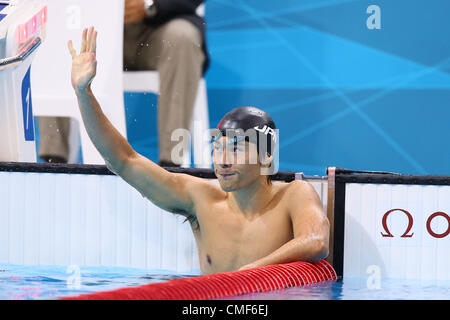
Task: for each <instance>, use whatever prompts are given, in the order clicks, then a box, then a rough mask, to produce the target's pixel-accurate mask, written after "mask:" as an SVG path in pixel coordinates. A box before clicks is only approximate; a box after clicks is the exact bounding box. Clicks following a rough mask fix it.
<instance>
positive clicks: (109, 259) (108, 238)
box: [100, 176, 120, 266]
mask: <svg viewBox="0 0 450 320" xmlns="http://www.w3.org/2000/svg"><path fill="white" fill-rule="evenodd" d="M117 181H118V179H117V178H116V177H114V176H105V177H102V182H101V183H102V187H101V200H100V206H101V208H102V210H101V211H100V212H101V237H100V243H101V250H100V252H101V256H100V261H101V265H103V266H112V265H114V264H115V262H116V255H117V250H115V246H113V245H111V244H115V241H116V230H117V228H116V222H117V202H118V201H119V199H120V198H118V195H117V183H116V182H117Z"/></svg>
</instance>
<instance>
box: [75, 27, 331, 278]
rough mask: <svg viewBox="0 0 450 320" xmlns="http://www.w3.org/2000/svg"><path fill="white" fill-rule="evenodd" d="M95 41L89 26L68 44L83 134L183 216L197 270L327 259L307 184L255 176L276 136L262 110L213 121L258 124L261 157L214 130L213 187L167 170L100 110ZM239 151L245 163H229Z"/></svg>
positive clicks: (229, 126) (322, 223)
mask: <svg viewBox="0 0 450 320" xmlns="http://www.w3.org/2000/svg"><path fill="white" fill-rule="evenodd" d="M96 39H97V31H95V30H94V28H93V27H91V28H89V29H85V30H83V34H82V44H81V51H80V53H79V54H78V53H77V52H76V50H75V49H74V47H73V44H72V42H71V41H69V43H68V46H69V50H70V53H71V55H72V59H73V60H72V75H71V80H72V86H73V88H74V90H75V93H76V96H77V99H78V104H79V108H80V111H81V114H82V118H83V122H84V124H85V127H86V130H87V132H88V134H89V137H90V139H91V140H92V142H93V144H94V145H95V147H96V148H97V150H98V151H99V152H100V154H101V155H102V157H103V158H104V160H105V162H106V164H107V166H108V168H110V169H111V170H112V171H113V172H115V173H116V174H117V175H119V176H120V177H122V178H123V179H124V180H125V181H126V182H127V183H129V184H130V185H131V186H133V187H134V188H135V189H137V190H138V191H139V192H140V193H141V194H142V195H144V196H145V197H146V198H148V199H149V200H150V201H151V202H153V203H154V204H155V205H157V206H158V207H160V208H162V209H164V210H166V211H168V212H172V213H175V214H180V215H183V216H185V217H186V218H187V220H188V221H189V222H190V224H191V228H192V231H193V234H194V237H195V240H196V243H197V247H198V253H199V260H200V268H201V271H202V273H204V274H209V273H216V272H225V271H232V270H239V269H240V270H242V269H249V268H254V267H261V266H266V265H272V264H280V263H289V262H294V261H308V262H315V261H319V260H321V259H323V258H325V257H327V255H328V241H329V222H328V219H327V217H326V215H325V213H324V211H323V208H322V204H321V202H320V199H319V196H318V195H317V193H316V192H315V190H314V188H313V187H312V186H311V185H310V184H309V183H307V182H305V181H299V180H297V181H293V182H290V183H282V184H275V183H271V181H270V176H267V175H263V174H261V172H262V170H263V169H267V167H268V166H270V165H271V161H273V153H272V152H271V150H272V149H273V144H274V143H276V140H275V135H272V134H270V133H271V132H272V131H274V130H275V124H274V122H273V121H272V119H271V118H270V116H269V115H268V114H267V113H265V112H263V111H262V110H259V109H257V108H252V107H242V108H236V109H233V110H232V111H230V112H229V113H228V114H227V115H225V117H224V118H223V119H222V121H221V122H220V123H219V126H218V128H217V131H218V132H223V131H230V130H231V131H236V132H240V131H239V130H237V129H243V130H247V129H249V128H257V129H258V130H259V131H264V133H263V134H262V137H263V139H266V140H265V141H263V143H260V144H258V146H257V147H256V151H257V152H259V153H260V154H259V157H258V161H255V162H254V163H252V162H250V161H249V159H250V158H251V156H252V154H251V152H252V150H253V151H254V150H255V148H251V145H252V144H255V141H253V140H252V139H246V138H245V137H244V138H243V139H239V137H240V136H239V134H240V133H238V134H237V135H236V136H235V137H232V138H230V137H229V136H226V135H220V134H217V135H215V137H214V140H213V145H214V149H213V164H214V172H215V174H216V176H217V180H218V182H219V185H215V184H212V183H211V182H209V181H207V180H205V179H202V178H198V177H193V176H190V175H187V174H180V173H172V172H169V171H167V170H165V169H164V168H162V167H160V166H159V165H157V164H156V163H154V162H152V161H151V160H149V159H147V158H145V157H144V156H142V155H140V154H139V153H137V152H136V151H135V150H134V149H133V148H132V147H131V146H130V144H129V143H128V142H127V140H126V139H125V138H124V137H123V136H122V135H121V134H120V133H119V132H118V131H117V130H116V129H115V128H114V127H113V125H112V124H111V123H110V122H109V120H108V119H107V118H106V117H105V115H104V114H103V112H102V110H101V107H100V105H99V103H98V102H97V100H96V98H95V96H94V94H93V92H92V90H91V82H92V80H93V79H94V77H95V74H96V65H97V61H96V57H95V54H96ZM268 128H269V129H268ZM259 131H258V132H259ZM257 137H261V135H258V136H257ZM264 137H265V138H264ZM259 141H262V140H259ZM264 142H267V146H268V147H267V149H266V151H267V152H266V151H264V154H261V153H262V151H261V150H263V149H264V148H262V149H261V148H259V145H263V146H264V145H265V144H264ZM230 145H231V147H230ZM244 147H245V148H244ZM239 155H240V156H242V157H243V158H244V159H245V163H241V162H236V161H232V160H233V159H235V158H236V157H235V156H239ZM230 159H231V160H230ZM261 159H263V160H265V161H262V160H261Z"/></svg>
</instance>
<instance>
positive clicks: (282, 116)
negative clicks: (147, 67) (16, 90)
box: [125, 0, 450, 175]
mask: <svg viewBox="0 0 450 320" xmlns="http://www.w3.org/2000/svg"><path fill="white" fill-rule="evenodd" d="M372 4H376V5H378V6H379V7H380V10H381V29H379V30H377V29H375V30H369V29H368V28H367V26H366V20H367V18H368V17H369V16H370V14H368V13H366V9H367V8H368V6H369V5H372ZM449 12H450V1H448V0H433V1H421V0H416V1H411V0H409V1H407V0H395V1H393V0H377V1H363V0H283V1H279V2H275V1H273V0H270V1H269V0H246V1H242V0H208V1H207V2H206V14H205V18H206V22H207V24H206V25H207V42H208V43H207V44H208V50H209V52H210V55H211V66H210V68H209V70H208V72H207V74H206V83H207V88H208V105H209V115H210V121H211V122H210V126H211V127H215V126H216V125H217V124H218V122H219V120H220V119H221V118H222V116H223V115H224V114H225V113H226V112H228V111H229V110H231V109H232V108H234V107H237V106H243V105H253V106H257V107H259V108H261V109H263V110H265V111H267V112H269V113H270V114H271V115H272V117H273V118H274V120H275V122H276V124H277V126H278V128H279V129H280V139H279V142H280V167H279V168H280V170H296V171H303V172H305V173H306V174H319V175H324V174H325V168H326V167H327V166H339V167H344V168H351V169H368V170H383V171H394V172H400V173H408V174H450V148H449V142H448V141H450V130H449V119H450V108H449V105H450V41H449V40H448V30H450V19H448V14H449ZM156 103H157V97H156V96H155V95H153V94H147V95H145V94H139V93H126V94H125V106H126V114H127V130H128V139H129V141H130V143H131V144H132V145H133V147H134V148H135V149H136V150H138V152H140V153H142V154H144V155H145V156H147V157H149V158H150V159H152V160H154V161H157V160H158V156H157V155H158V150H157V146H158V142H157V131H156V127H155V125H156V108H154V106H156ZM149 124H151V126H150V125H149Z"/></svg>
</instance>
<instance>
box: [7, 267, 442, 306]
mask: <svg viewBox="0 0 450 320" xmlns="http://www.w3.org/2000/svg"><path fill="white" fill-rule="evenodd" d="M78 275H79V277H78ZM196 275H199V271H192V272H189V273H185V274H177V273H174V272H171V271H169V270H145V269H135V268H120V267H81V268H79V269H76V268H72V269H71V268H68V267H67V266H26V265H25V266H24V265H14V264H1V263H0V299H1V300H14V299H20V300H23V299H55V298H59V297H64V296H70V295H78V294H81V293H89V292H97V291H103V290H112V289H117V288H123V287H127V286H139V285H143V284H148V283H153V282H160V281H167V280H170V279H177V278H180V277H191V276H196ZM77 279H79V280H80V281H79V282H77ZM226 299H251V300H253V299H254V300H267V299H270V300H305V299H308V300H309V299H314V300H346V299H351V300H397V299H407V300H416V299H421V300H422V299H423V300H428V299H435V300H449V299H450V281H421V280H402V279H381V281H380V282H379V285H377V286H373V285H370V284H369V285H368V284H367V278H364V277H360V278H344V279H341V280H340V281H337V282H324V283H319V284H313V285H308V286H305V287H295V288H288V289H284V290H276V291H271V292H266V293H253V294H247V295H244V296H239V297H228V298H226Z"/></svg>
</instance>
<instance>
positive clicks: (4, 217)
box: [0, 172, 12, 261]
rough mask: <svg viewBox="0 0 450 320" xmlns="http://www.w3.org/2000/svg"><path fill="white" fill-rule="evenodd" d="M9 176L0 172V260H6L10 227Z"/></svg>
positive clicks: (7, 258) (7, 257) (8, 255)
mask: <svg viewBox="0 0 450 320" xmlns="http://www.w3.org/2000/svg"><path fill="white" fill-rule="evenodd" d="M10 177H11V175H10V174H9V173H6V172H0V203H1V207H0V261H8V260H9V257H10V253H9V233H10V232H11V231H12V230H11V229H10V223H9V221H10V218H9V214H10V212H11V211H10V210H11V209H10V198H11V195H10V190H11V187H10Z"/></svg>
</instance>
